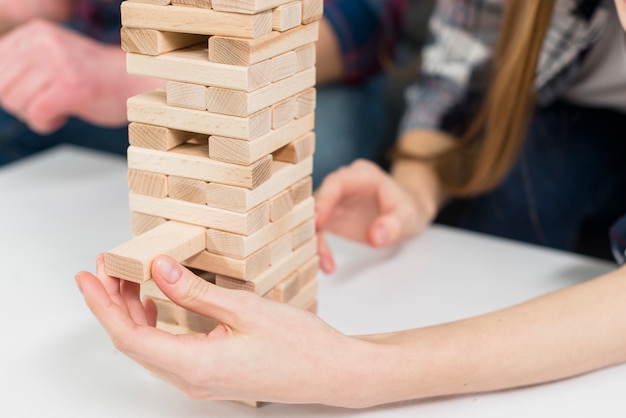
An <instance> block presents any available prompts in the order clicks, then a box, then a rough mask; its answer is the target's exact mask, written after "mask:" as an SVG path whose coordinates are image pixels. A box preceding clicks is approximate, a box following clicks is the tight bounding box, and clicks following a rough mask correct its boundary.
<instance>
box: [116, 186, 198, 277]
mask: <svg viewBox="0 0 626 418" xmlns="http://www.w3.org/2000/svg"><path fill="white" fill-rule="evenodd" d="M131 195H133V194H132V193H131ZM135 196H140V195H135ZM145 197H147V198H149V199H155V198H153V197H148V196H145ZM156 200H162V199H156ZM205 248H206V229H205V228H203V227H200V226H196V225H189V224H184V223H181V222H174V221H169V222H166V223H164V224H163V225H160V226H158V227H156V228H154V229H152V230H150V231H148V232H146V233H145V234H142V235H139V236H137V237H135V238H133V239H131V240H130V241H127V242H126V243H124V244H122V245H120V246H118V247H116V248H114V249H112V250H111V251H108V252H107V253H105V255H104V264H105V271H106V272H107V274H108V275H110V276H113V277H118V278H120V279H124V280H129V281H133V282H137V283H141V282H145V281H146V280H149V279H150V278H151V277H152V276H151V274H150V266H151V264H152V260H153V259H154V258H155V257H156V256H157V255H159V254H167V255H169V256H170V257H172V258H174V259H176V260H178V261H182V260H185V259H187V258H189V257H191V256H192V255H194V254H197V253H199V252H200V251H203V250H204V249H205Z"/></svg>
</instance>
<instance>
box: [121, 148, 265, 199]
mask: <svg viewBox="0 0 626 418" xmlns="http://www.w3.org/2000/svg"><path fill="white" fill-rule="evenodd" d="M182 147H184V148H185V149H197V148H198V147H200V148H204V147H203V146H202V145H191V144H184V145H181V146H179V147H178V148H175V149H174V150H171V151H157V150H151V149H146V148H138V147H133V146H130V147H128V167H129V168H131V169H136V170H143V171H151V172H153V173H160V174H167V175H172V176H179V177H187V178H191V179H196V180H203V181H208V182H215V183H220V184H225V185H231V186H237V187H241V188H247V189H254V188H257V187H259V186H261V185H262V184H263V183H264V182H265V181H266V180H268V179H269V178H270V176H271V175H272V172H271V170H272V166H273V164H272V156H271V155H268V156H266V157H265V158H263V159H260V160H258V161H257V162H255V163H253V164H250V165H248V166H244V165H239V164H229V163H224V162H222V161H215V160H211V159H209V158H203V157H201V156H196V155H191V154H187V153H184V149H182Z"/></svg>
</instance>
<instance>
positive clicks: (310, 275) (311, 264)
mask: <svg viewBox="0 0 626 418" xmlns="http://www.w3.org/2000/svg"><path fill="white" fill-rule="evenodd" d="M319 270H320V258H319V256H317V255H316V256H314V257H312V258H311V259H310V260H309V261H307V262H306V263H304V264H303V265H302V266H300V267H299V268H298V286H299V287H304V286H306V284H307V283H309V282H310V281H311V280H313V279H315V278H316V277H317V274H318V272H319Z"/></svg>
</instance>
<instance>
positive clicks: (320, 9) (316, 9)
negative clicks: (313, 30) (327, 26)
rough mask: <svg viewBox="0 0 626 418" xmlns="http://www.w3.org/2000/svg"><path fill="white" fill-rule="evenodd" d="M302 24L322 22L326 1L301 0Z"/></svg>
mask: <svg viewBox="0 0 626 418" xmlns="http://www.w3.org/2000/svg"><path fill="white" fill-rule="evenodd" d="M301 1H302V23H303V24H305V25H306V24H309V23H312V22H315V21H317V20H320V19H321V18H322V15H323V14H324V0H301Z"/></svg>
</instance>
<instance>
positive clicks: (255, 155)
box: [209, 113, 315, 165]
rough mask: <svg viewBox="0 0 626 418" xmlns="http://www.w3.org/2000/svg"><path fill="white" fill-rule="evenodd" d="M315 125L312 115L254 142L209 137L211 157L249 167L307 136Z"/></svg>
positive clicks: (294, 121)
mask: <svg viewBox="0 0 626 418" xmlns="http://www.w3.org/2000/svg"><path fill="white" fill-rule="evenodd" d="M314 124H315V117H314V115H313V113H311V114H310V116H309V117H308V118H301V119H296V120H293V121H292V122H290V123H289V124H287V125H284V126H282V127H280V128H278V129H275V130H272V131H270V132H269V133H268V134H266V135H263V136H262V137H260V138H257V139H255V140H253V141H244V140H241V139H235V138H224V137H221V136H211V137H209V157H210V158H211V159H213V160H217V161H224V162H227V163H233V164H242V165H249V164H252V163H254V162H255V161H259V160H260V159H262V158H264V157H265V156H267V155H268V154H271V153H273V152H274V151H276V150H278V149H280V148H282V147H283V146H285V145H286V144H289V143H291V142H293V141H296V140H297V139H298V138H301V137H303V136H305V135H307V134H308V133H309V132H310V131H311V130H312V129H313V127H314Z"/></svg>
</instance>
